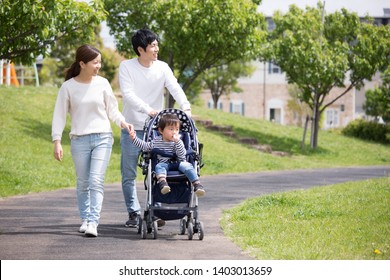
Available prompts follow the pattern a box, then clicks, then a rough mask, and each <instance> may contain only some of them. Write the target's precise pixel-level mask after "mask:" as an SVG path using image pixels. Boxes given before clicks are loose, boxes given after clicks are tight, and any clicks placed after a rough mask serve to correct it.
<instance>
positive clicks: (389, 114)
mask: <svg viewBox="0 0 390 280" xmlns="http://www.w3.org/2000/svg"><path fill="white" fill-rule="evenodd" d="M381 77H382V81H383V82H382V85H381V86H379V87H378V88H375V89H372V90H368V91H367V92H366V101H365V102H364V104H363V109H364V111H365V113H366V114H367V115H369V116H373V117H375V119H379V117H381V118H382V120H383V121H385V122H389V121H390V67H389V68H387V70H386V71H385V72H384V73H382V75H381Z"/></svg>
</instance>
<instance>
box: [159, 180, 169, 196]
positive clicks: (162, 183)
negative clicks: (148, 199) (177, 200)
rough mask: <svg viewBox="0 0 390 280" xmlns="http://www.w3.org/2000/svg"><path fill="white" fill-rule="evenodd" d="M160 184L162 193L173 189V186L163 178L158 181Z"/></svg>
mask: <svg viewBox="0 0 390 280" xmlns="http://www.w3.org/2000/svg"><path fill="white" fill-rule="evenodd" d="M158 186H159V187H160V191H161V193H162V194H167V193H169V192H170V191H171V188H170V187H169V186H168V183H167V181H165V180H163V181H160V182H159V183H158Z"/></svg>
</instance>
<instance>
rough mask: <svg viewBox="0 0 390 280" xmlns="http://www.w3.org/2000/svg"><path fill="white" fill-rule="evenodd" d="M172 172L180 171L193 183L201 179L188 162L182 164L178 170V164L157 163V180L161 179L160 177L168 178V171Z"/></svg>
mask: <svg viewBox="0 0 390 280" xmlns="http://www.w3.org/2000/svg"><path fill="white" fill-rule="evenodd" d="M170 170H179V171H180V172H182V173H183V174H184V175H186V177H187V178H188V180H190V182H191V183H192V182H194V181H197V180H198V179H199V177H198V174H197V173H196V171H195V169H194V166H193V165H192V164H191V163H189V162H187V161H182V162H180V164H179V167H178V168H177V164H175V163H173V164H170V163H166V162H159V163H157V164H156V168H155V172H156V176H157V178H159V177H160V176H159V175H165V177H166V176H167V171H170Z"/></svg>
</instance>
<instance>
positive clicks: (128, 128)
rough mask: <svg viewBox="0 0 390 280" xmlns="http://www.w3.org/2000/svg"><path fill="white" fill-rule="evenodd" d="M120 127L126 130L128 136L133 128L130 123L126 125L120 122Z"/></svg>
mask: <svg viewBox="0 0 390 280" xmlns="http://www.w3.org/2000/svg"><path fill="white" fill-rule="evenodd" d="M121 127H122V128H124V129H126V130H127V132H128V133H129V134H130V133H131V132H132V131H134V126H133V125H132V124H130V123H127V122H122V123H121Z"/></svg>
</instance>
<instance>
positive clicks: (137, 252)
mask: <svg viewBox="0 0 390 280" xmlns="http://www.w3.org/2000/svg"><path fill="white" fill-rule="evenodd" d="M388 174H390V166H378V167H359V168H334V169H318V170H297V171H272V172H260V173H250V174H231V175H225V176H203V177H202V182H203V183H204V185H205V186H206V189H207V195H206V196H205V197H203V198H201V199H200V201H199V218H200V220H201V221H203V223H204V226H205V237H204V240H202V241H200V240H198V239H197V236H194V240H191V241H190V240H188V237H187V235H179V234H178V233H179V221H168V222H167V224H166V226H165V227H163V229H162V230H159V232H158V239H156V240H153V239H151V238H148V239H146V240H143V239H141V238H140V235H139V234H137V233H136V231H135V229H128V228H125V227H124V226H123V223H124V222H125V219H126V218H127V217H126V213H125V209H124V202H123V198H122V192H121V188H120V184H110V185H107V186H106V189H105V200H104V205H103V210H102V217H101V224H100V225H99V237H98V238H86V237H84V236H83V235H82V234H80V233H78V232H77V230H78V227H79V226H80V224H79V218H78V214H77V208H76V200H75V190H74V188H67V189H62V190H58V191H52V192H44V193H37V194H31V195H25V196H17V197H11V198H6V199H0V259H1V260H19V259H20V260H50V259H57V260H61V259H65V260H82V259H88V260H93V259H102V260H103V259H111V260H131V259H137V260H155V259H162V260H164V259H165V260H171V259H181V260H191V259H195V260H245V259H247V260H250V259H252V258H251V257H250V256H249V255H247V254H245V253H244V252H242V251H241V250H240V248H239V247H237V246H236V245H235V244H233V243H232V242H231V241H229V240H228V239H227V238H226V237H225V236H224V235H223V232H222V230H221V229H220V227H219V219H220V217H221V214H222V210H223V209H226V208H229V207H232V206H234V205H236V204H237V203H239V202H241V201H243V200H244V199H246V198H248V197H254V196H260V195H264V194H269V193H273V192H282V191H289V190H295V189H307V188H310V187H313V186H321V185H329V184H334V183H340V182H345V181H357V180H365V179H368V178H373V177H383V176H388ZM138 189H139V198H140V201H141V205H145V204H144V201H145V198H146V192H145V190H144V188H143V185H142V184H139V186H138Z"/></svg>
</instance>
